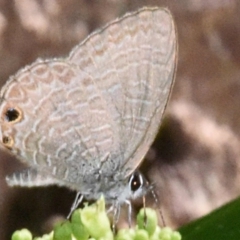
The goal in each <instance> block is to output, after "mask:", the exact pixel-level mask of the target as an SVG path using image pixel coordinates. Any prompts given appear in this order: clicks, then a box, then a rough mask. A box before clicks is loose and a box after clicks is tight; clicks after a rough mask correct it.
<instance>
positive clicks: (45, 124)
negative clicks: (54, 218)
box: [0, 60, 114, 184]
mask: <svg viewBox="0 0 240 240" xmlns="http://www.w3.org/2000/svg"><path fill="white" fill-rule="evenodd" d="M0 116H1V122H0V127H1V131H0V138H1V140H2V143H3V145H4V146H5V147H7V148H8V149H10V150H11V151H12V152H13V153H14V154H15V155H16V156H17V157H18V158H20V159H21V160H22V162H25V163H27V164H28V165H29V166H31V167H33V168H35V169H38V170H39V173H40V174H41V172H42V171H41V170H44V172H48V173H50V174H52V175H53V176H55V177H56V178H57V179H60V180H62V181H65V180H66V181H73V182H76V184H77V180H79V182H81V176H85V175H89V174H93V172H96V169H98V168H99V165H100V163H101V160H102V159H103V158H104V159H105V158H106V157H105V155H106V154H108V152H109V151H110V150H111V146H112V145H113V139H114V137H113V133H112V126H111V121H112V119H111V117H109V113H108V111H107V103H106V102H105V100H104V99H103V98H102V96H101V94H100V93H99V91H98V89H96V87H95V84H94V82H93V80H92V77H91V76H89V75H88V74H86V73H85V72H83V71H82V70H80V69H79V68H78V67H77V66H76V65H74V64H73V63H68V62H67V61H66V60H62V61H61V60H49V61H45V62H36V63H34V64H33V65H31V66H29V67H27V68H25V69H23V70H21V71H20V72H18V73H17V74H16V75H15V76H14V77H12V78H11V79H10V80H9V81H8V83H6V85H5V86H4V88H3V89H2V91H1V104H0ZM100 130H101V134H98V132H99V131H100ZM44 172H43V174H44ZM20 175H21V174H20ZM20 175H19V174H18V176H20ZM23 175H24V174H23ZM33 175H36V174H33ZM15 179H16V178H15ZM38 179H41V176H39V177H38ZM10 180H11V179H9V181H10ZM14 182H15V183H16V181H14ZM56 182H57V183H58V181H56ZM38 184H39V183H38Z"/></svg>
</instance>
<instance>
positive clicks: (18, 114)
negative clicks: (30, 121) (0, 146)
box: [4, 107, 22, 123]
mask: <svg viewBox="0 0 240 240" xmlns="http://www.w3.org/2000/svg"><path fill="white" fill-rule="evenodd" d="M4 119H5V121H6V122H9V123H17V122H19V121H20V120H21V119H22V111H21V110H20V109H19V108H17V107H10V108H8V109H7V110H6V111H5V113H4Z"/></svg>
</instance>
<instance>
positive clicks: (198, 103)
mask: <svg viewBox="0 0 240 240" xmlns="http://www.w3.org/2000/svg"><path fill="white" fill-rule="evenodd" d="M142 6H162V7H168V8H169V9H170V10H171V11H172V14H173V16H174V19H175V22H176V28H177V33H178V42H179V55H178V68H177V73H176V83H175V86H174V89H173V93H172V97H171V99H170V102H169V105H168V108H167V111H166V114H165V118H164V121H163V124H162V128H161V131H160V132H159V134H158V136H157V138H156V140H155V142H154V144H153V146H152V148H151V149H150V150H149V152H148V154H147V156H146V158H145V161H144V162H143V164H142V166H141V171H142V172H143V173H144V174H145V176H146V177H147V178H148V179H149V181H150V182H153V183H154V184H155V188H156V191H157V193H158V196H159V201H160V203H161V209H162V211H163V215H164V218H165V221H166V223H167V224H168V225H170V226H172V227H179V226H181V225H183V224H186V223H188V222H189V221H191V220H193V219H196V218H198V217H200V216H202V215H204V214H207V213H209V212H210V211H212V210H213V209H215V208H216V207H219V206H221V205H222V204H224V203H226V202H228V201H230V200H231V199H233V198H235V197H237V196H239V194H240V184H239V182H240V172H239V167H240V144H239V143H240V140H239V136H240V121H239V119H240V18H239V15H240V3H239V1H237V0H208V1H206V0H183V1H178V0H168V1H161V0H155V1H154V0H152V1H151V0H68V1H66V0H15V1H14V0H0V85H1V86H2V85H3V84H4V83H5V82H6V80H7V79H8V78H9V76H11V75H13V74H14V73H15V72H16V71H17V70H18V69H20V68H21V67H24V66H25V65H27V64H30V63H32V62H33V61H35V60H36V59H37V58H42V59H46V58H53V57H64V56H66V55H67V54H68V52H69V51H70V50H71V48H72V47H73V46H75V45H76V44H78V43H79V42H80V41H81V40H83V39H84V38H85V37H86V36H87V35H88V34H89V33H91V32H92V31H94V30H95V29H97V28H99V27H101V26H103V25H104V24H106V23H107V22H108V21H111V20H113V19H115V18H116V17H118V16H121V15H123V14H124V13H126V12H128V11H133V10H136V9H138V8H139V7H142ZM109 57H111V56H109ZM107 67H108V66H106V68H107ZM129 144H131V143H129ZM0 154H1V155H0V238H1V239H2V240H5V239H10V234H11V233H12V232H13V231H14V230H16V229H19V228H23V227H26V228H29V229H30V230H31V231H33V232H34V233H35V234H37V235H38V234H42V233H44V232H48V231H50V230H51V228H52V224H53V223H54V222H56V220H57V219H63V218H65V217H66V215H67V214H68V212H69V209H70V206H71V204H72V201H73V199H74V195H75V193H74V192H70V191H69V190H67V189H64V188H58V187H51V188H36V189H23V188H21V189H20V188H9V187H8V186H7V185H6V182H5V176H6V175H7V174H11V173H12V172H13V171H16V170H17V169H20V168H23V167H24V166H22V165H21V164H20V163H19V162H18V161H16V160H15V159H14V158H13V157H11V156H9V155H8V154H6V153H5V152H4V151H3V150H1V152H0ZM140 204H141V200H140V201H138V202H136V203H135V206H136V208H138V207H139V206H140ZM147 205H148V206H154V201H153V199H152V197H151V196H149V197H148V198H147ZM239 214H240V212H239ZM121 219H122V220H121V221H122V222H123V224H124V220H125V219H127V218H126V215H125V212H124V211H123V212H122V218H121Z"/></svg>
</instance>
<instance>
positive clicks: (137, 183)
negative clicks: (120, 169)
mask: <svg viewBox="0 0 240 240" xmlns="http://www.w3.org/2000/svg"><path fill="white" fill-rule="evenodd" d="M143 184H144V180H143V176H142V175H141V174H140V173H139V172H135V173H133V174H132V175H131V177H130V178H129V187H130V190H131V191H132V192H136V191H137V190H139V189H140V188H142V187H143Z"/></svg>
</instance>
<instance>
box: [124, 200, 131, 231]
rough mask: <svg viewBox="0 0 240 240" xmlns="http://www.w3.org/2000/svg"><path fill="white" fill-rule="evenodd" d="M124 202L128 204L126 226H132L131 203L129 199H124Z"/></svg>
mask: <svg viewBox="0 0 240 240" xmlns="http://www.w3.org/2000/svg"><path fill="white" fill-rule="evenodd" d="M125 203H126V204H127V205H128V226H129V228H131V227H132V203H131V201H129V200H126V201H125Z"/></svg>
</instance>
